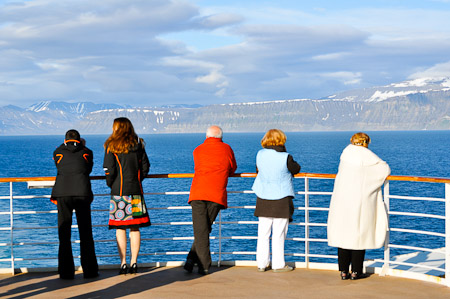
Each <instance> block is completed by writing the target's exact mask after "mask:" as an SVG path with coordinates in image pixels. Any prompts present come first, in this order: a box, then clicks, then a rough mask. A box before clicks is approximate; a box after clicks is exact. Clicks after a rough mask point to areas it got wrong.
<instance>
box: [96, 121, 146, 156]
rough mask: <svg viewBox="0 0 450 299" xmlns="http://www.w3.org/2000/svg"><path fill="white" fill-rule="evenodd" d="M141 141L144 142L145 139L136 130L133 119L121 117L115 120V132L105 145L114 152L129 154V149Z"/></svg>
mask: <svg viewBox="0 0 450 299" xmlns="http://www.w3.org/2000/svg"><path fill="white" fill-rule="evenodd" d="M139 141H141V142H142V143H143V139H139V138H138V136H137V134H136V133H135V132H134V128H133V124H132V123H131V121H130V120H129V119H128V118H126V117H119V118H116V119H115V120H114V123H113V132H112V134H111V136H109V138H108V139H107V140H106V141H105V144H104V145H103V146H104V147H105V149H106V150H107V151H110V152H112V153H114V154H128V150H129V149H130V148H132V147H133V146H135V145H136V144H138V142H139Z"/></svg>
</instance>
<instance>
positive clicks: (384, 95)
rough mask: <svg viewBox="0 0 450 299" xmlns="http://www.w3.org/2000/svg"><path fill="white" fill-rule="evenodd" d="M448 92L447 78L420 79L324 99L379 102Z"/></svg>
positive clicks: (449, 87) (346, 92)
mask: <svg viewBox="0 0 450 299" xmlns="http://www.w3.org/2000/svg"><path fill="white" fill-rule="evenodd" d="M449 90H450V78H449V77H441V78H420V79H414V80H408V81H403V82H400V83H392V84H389V85H385V86H377V87H370V88H364V89H359V90H350V91H345V92H340V93H337V94H334V95H331V96H328V97H326V98H324V99H330V100H338V101H350V102H381V101H386V100H388V99H392V98H395V97H402V96H408V95H413V94H424V93H429V92H439V91H449Z"/></svg>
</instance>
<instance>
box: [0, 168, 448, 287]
mask: <svg viewBox="0 0 450 299" xmlns="http://www.w3.org/2000/svg"><path fill="white" fill-rule="evenodd" d="M255 176H256V174H255V173H239V174H235V175H233V176H232V177H240V178H254V177H255ZM335 176H336V175H335V174H318V173H300V174H297V175H295V178H296V179H301V180H303V181H304V182H303V185H304V189H303V190H302V191H298V192H296V193H297V194H298V195H301V196H303V199H304V200H303V206H298V207H296V210H298V211H302V212H303V217H304V221H303V222H293V223H292V222H291V223H290V226H300V227H303V228H304V230H303V236H295V235H294V236H292V235H291V234H288V236H289V237H288V238H286V240H287V241H294V242H302V243H303V244H304V249H303V251H301V252H291V253H286V256H289V257H292V258H293V259H295V258H296V257H302V258H303V262H299V261H295V266H296V267H297V268H314V269H337V267H336V262H334V263H324V262H323V261H321V262H312V261H311V259H322V260H323V259H334V260H336V259H337V256H336V255H335V254H330V251H327V252H326V253H325V254H324V253H321V252H319V253H317V252H314V249H312V248H311V244H315V243H322V244H326V243H327V239H326V238H315V237H311V235H310V233H311V228H316V227H320V228H325V229H326V226H327V224H326V221H325V222H314V221H311V219H310V213H311V212H314V211H321V212H327V211H328V207H323V206H322V207H318V206H314V205H312V204H311V202H310V198H311V197H312V196H326V197H328V198H330V197H331V194H332V192H331V191H315V190H311V187H310V182H311V180H334V178H335ZM192 177H193V174H192V173H178V174H152V175H149V176H148V178H149V179H160V178H168V179H176V178H188V179H189V178H192ZM104 179H105V178H104V177H103V176H93V177H91V180H92V181H96V180H104ZM54 180H55V177H27V178H0V183H9V195H4V196H0V200H3V201H2V203H3V202H5V200H6V201H7V200H9V210H8V209H7V208H6V207H5V205H2V210H0V217H4V216H9V225H5V222H7V221H5V220H3V221H1V222H0V233H1V232H2V231H3V232H9V241H7V242H0V250H1V248H2V247H3V248H9V257H7V256H5V252H6V251H5V250H3V251H2V252H3V254H2V255H3V256H0V263H1V262H7V263H10V267H9V268H2V269H0V271H1V272H10V273H11V274H13V275H14V273H16V272H18V271H17V269H16V262H21V261H32V260H54V259H57V257H56V256H51V257H33V258H27V257H17V256H15V252H14V249H15V248H17V247H19V246H41V245H57V244H58V242H57V241H54V242H45V241H39V242H26V241H17V240H16V236H15V234H14V232H16V231H20V230H33V231H35V230H37V231H39V230H42V229H53V230H55V231H57V227H56V226H38V227H35V226H34V227H22V226H17V225H15V223H14V216H15V215H32V214H36V215H37V214H56V213H57V211H56V210H46V211H19V210H17V209H16V210H15V207H14V200H30V199H38V198H41V199H42V198H45V199H49V198H50V195H48V194H47V195H16V194H14V188H13V184H16V183H20V182H28V183H29V185H30V186H34V187H36V186H38V187H51V185H52V184H53V182H54ZM394 181H397V182H410V183H414V182H417V183H432V184H440V185H442V186H444V192H443V193H444V197H443V198H436V197H417V196H405V195H393V194H391V193H390V191H391V188H390V183H391V182H394ZM49 182H50V183H49ZM228 193H229V194H252V193H253V192H252V191H251V190H239V191H235V190H231V191H228ZM383 193H384V202H385V205H386V208H387V211H388V216H389V217H393V216H394V217H395V216H406V217H413V218H417V217H420V218H426V219H438V220H441V222H442V223H443V224H442V225H439V227H438V231H429V230H419V229H407V228H400V227H395V226H393V225H392V222H390V228H389V232H388V234H387V238H386V241H385V246H384V253H383V257H382V258H375V259H373V260H371V261H366V262H365V266H366V271H367V270H369V271H372V272H374V273H378V274H380V275H393V276H402V277H406V278H413V279H422V280H428V281H431V282H436V283H440V284H445V285H447V286H450V179H449V178H430V177H412V176H389V177H388V178H387V180H386V182H385V184H384V188H383ZM188 194H189V191H168V192H149V193H145V195H146V196H158V195H175V196H176V195H183V196H187V195H188ZM99 196H105V197H106V196H109V194H95V197H99ZM392 200H401V201H414V202H417V201H419V202H439V203H441V204H442V205H443V206H444V208H443V209H440V211H441V212H442V211H443V212H444V213H443V214H442V213H441V215H438V214H430V213H421V212H417V211H412V212H410V211H395V210H392V209H391V207H392V204H391V202H392ZM253 202H254V201H253ZM254 208H255V206H254V205H239V206H229V207H228V209H250V210H253V209H254ZM148 209H149V210H189V209H190V206H189V205H184V206H164V207H148ZM92 212H93V213H94V212H101V213H108V210H105V209H97V210H92ZM1 219H2V218H0V220H1ZM215 224H216V227H217V230H218V235H217V236H211V237H210V239H211V240H216V241H217V242H218V245H217V248H218V250H217V251H212V252H211V254H213V255H215V256H217V264H218V266H220V265H221V264H223V265H226V264H230V263H234V264H235V265H256V262H255V261H254V256H255V255H256V252H255V251H223V250H222V249H223V242H224V241H226V240H256V239H257V236H256V235H253V236H235V235H231V236H224V235H223V232H224V230H226V226H227V225H230V224H235V225H257V224H258V221H246V220H236V219H226V218H225V216H223V214H222V212H221V213H219V216H218V218H217V219H216V222H215ZM191 225H192V222H191V221H170V222H160V223H152V226H191ZM106 226H107V225H93V227H106ZM223 226H224V227H225V228H223ZM72 227H73V228H77V225H73V226H72ZM215 229H216V228H215ZM393 233H405V234H410V235H415V236H418V237H419V238H420V236H433V237H437V238H440V239H441V242H440V243H439V244H443V246H439V247H437V248H427V247H424V246H411V245H405V244H397V243H395V240H394V239H393V238H391V235H392V234H393ZM55 234H57V233H56V232H55ZM409 239H411V238H409ZM181 240H184V241H189V240H193V237H192V236H181V237H159V238H143V239H142V241H181ZM79 242H80V241H79V240H75V241H73V243H79ZM95 242H97V243H105V242H107V243H109V242H111V243H115V239H102V240H95ZM393 250H403V251H405V250H406V251H408V250H409V251H413V254H415V256H417V252H422V253H423V252H425V253H432V254H438V255H439V263H436V261H435V260H434V263H423V260H417V259H414V258H413V259H406V260H401V259H395V258H394V259H393V258H392V256H391V255H392V253H391V251H393ZM414 251H415V252H414ZM187 253H188V251H164V252H152V253H142V254H140V256H175V255H185V254H187ZM225 255H232V256H253V259H252V260H250V261H245V260H241V261H238V260H235V261H229V260H223V258H222V257H223V256H225ZM115 256H117V254H103V255H97V257H98V258H105V257H115ZM75 257H76V256H75ZM78 258H79V256H78ZM434 259H435V257H434ZM181 264H182V262H161V263H160V262H156V263H155V265H156V266H160V265H181ZM370 265H373V267H371V266H370ZM105 267H106V266H105ZM402 267H403V268H402ZM399 269H400V270H399ZM402 269H407V270H402ZM410 269H413V270H414V269H422V270H425V271H426V270H430V271H432V273H434V274H432V275H427V274H423V273H424V271H422V272H420V271H419V273H417V272H415V271H410ZM19 270H20V271H29V270H31V271H32V269H26V268H25V269H23V268H21V269H19ZM436 273H440V274H436Z"/></svg>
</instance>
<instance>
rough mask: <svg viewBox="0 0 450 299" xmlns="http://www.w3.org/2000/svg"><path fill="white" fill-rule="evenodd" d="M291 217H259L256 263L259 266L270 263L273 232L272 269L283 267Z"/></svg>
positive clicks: (263, 266) (262, 266)
mask: <svg viewBox="0 0 450 299" xmlns="http://www.w3.org/2000/svg"><path fill="white" fill-rule="evenodd" d="M288 226H289V219H287V218H271V217H259V222H258V244H257V247H256V263H257V264H258V268H266V267H267V266H269V265H270V248H269V245H270V243H269V242H270V233H272V269H281V268H283V267H284V266H285V262H284V240H285V239H286V234H287V231H288Z"/></svg>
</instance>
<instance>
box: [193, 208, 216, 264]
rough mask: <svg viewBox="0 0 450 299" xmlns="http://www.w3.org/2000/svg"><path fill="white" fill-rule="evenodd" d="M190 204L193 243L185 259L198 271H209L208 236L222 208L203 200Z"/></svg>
mask: <svg viewBox="0 0 450 299" xmlns="http://www.w3.org/2000/svg"><path fill="white" fill-rule="evenodd" d="M190 204H191V207H192V222H193V227H194V243H193V244H192V247H191V250H190V251H189V254H188V256H187V259H188V260H189V259H190V260H192V261H193V262H194V263H197V264H198V267H199V269H203V270H209V268H210V267H211V252H210V250H209V234H210V233H211V230H212V224H213V222H214V220H216V217H217V214H219V212H220V210H221V209H222V208H223V206H222V205H220V204H217V203H215V202H211V201H204V200H193V201H191V202H190Z"/></svg>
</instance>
